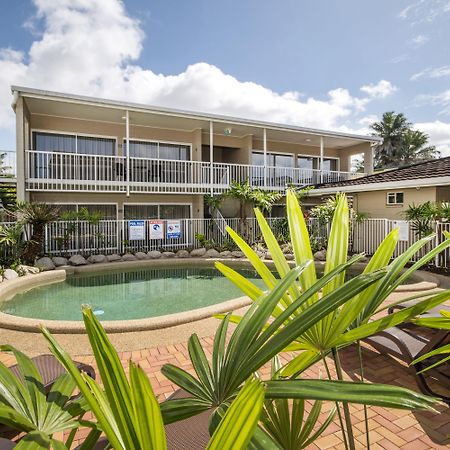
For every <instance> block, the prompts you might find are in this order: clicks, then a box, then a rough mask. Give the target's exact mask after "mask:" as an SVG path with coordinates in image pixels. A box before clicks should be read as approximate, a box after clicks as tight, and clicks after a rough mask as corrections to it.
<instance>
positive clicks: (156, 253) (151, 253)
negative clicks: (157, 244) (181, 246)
mask: <svg viewBox="0 0 450 450" xmlns="http://www.w3.org/2000/svg"><path fill="white" fill-rule="evenodd" d="M147 256H148V257H149V258H150V259H158V258H161V252H159V251H158V250H151V251H149V252H148V253H147Z"/></svg>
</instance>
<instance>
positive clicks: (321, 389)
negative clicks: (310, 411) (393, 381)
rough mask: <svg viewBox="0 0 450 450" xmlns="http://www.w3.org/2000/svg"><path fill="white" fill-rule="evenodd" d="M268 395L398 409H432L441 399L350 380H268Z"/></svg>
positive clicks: (399, 388) (384, 385)
mask: <svg viewBox="0 0 450 450" xmlns="http://www.w3.org/2000/svg"><path fill="white" fill-rule="evenodd" d="M266 385H267V388H266V398H270V399H277V398H299V399H305V400H307V399H309V400H328V401H335V402H349V403H359V404H364V405H373V406H382V407H386V408H398V409H432V406H433V405H434V404H436V403H437V402H438V401H439V399H436V398H433V397H429V396H427V395H423V394H419V393H417V392H415V391H412V390H410V389H406V388H403V387H399V386H390V385H386V384H369V383H358V382H350V381H328V380H283V381H278V380H274V381H267V383H266Z"/></svg>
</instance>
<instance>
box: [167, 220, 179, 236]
mask: <svg viewBox="0 0 450 450" xmlns="http://www.w3.org/2000/svg"><path fill="white" fill-rule="evenodd" d="M166 234H167V239H180V238H181V221H180V220H168V221H167V233H166Z"/></svg>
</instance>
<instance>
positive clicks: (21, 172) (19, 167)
mask: <svg viewBox="0 0 450 450" xmlns="http://www.w3.org/2000/svg"><path fill="white" fill-rule="evenodd" d="M24 107H25V106H24V101H23V97H19V98H18V100H17V103H16V111H15V112H16V179H17V200H19V201H24V200H25V199H26V190H25V183H26V181H25V178H26V169H25V168H26V167H28V164H27V163H26V158H27V157H28V154H25V150H29V149H26V148H25V140H24V133H23V128H24V120H25V112H24Z"/></svg>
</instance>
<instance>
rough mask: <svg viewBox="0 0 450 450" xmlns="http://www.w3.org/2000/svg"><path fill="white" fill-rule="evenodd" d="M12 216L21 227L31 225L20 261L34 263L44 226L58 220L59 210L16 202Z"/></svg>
mask: <svg viewBox="0 0 450 450" xmlns="http://www.w3.org/2000/svg"><path fill="white" fill-rule="evenodd" d="M12 214H13V215H14V216H15V217H16V219H17V220H18V221H19V222H21V223H22V224H23V225H31V228H32V233H31V238H30V240H28V241H27V243H26V245H25V249H24V251H23V253H22V259H23V260H24V261H25V262H29V263H34V260H35V259H36V257H37V256H38V255H39V252H40V251H41V248H42V242H43V240H44V230H45V225H47V224H48V223H50V222H53V221H54V220H57V219H58V218H59V209H58V208H56V207H55V206H53V205H49V204H47V203H37V202H36V203H34V202H18V203H17V206H16V208H15V210H14V211H12Z"/></svg>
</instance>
